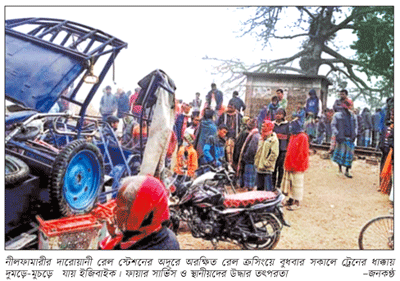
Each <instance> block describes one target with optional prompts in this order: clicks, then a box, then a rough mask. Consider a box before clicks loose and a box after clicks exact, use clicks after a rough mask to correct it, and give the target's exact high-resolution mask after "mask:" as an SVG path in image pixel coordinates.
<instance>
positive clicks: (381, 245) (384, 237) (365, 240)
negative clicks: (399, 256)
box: [358, 214, 394, 250]
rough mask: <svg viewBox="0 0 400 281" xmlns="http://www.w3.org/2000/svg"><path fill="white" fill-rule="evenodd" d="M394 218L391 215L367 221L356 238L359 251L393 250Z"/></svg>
mask: <svg viewBox="0 0 400 281" xmlns="http://www.w3.org/2000/svg"><path fill="white" fill-rule="evenodd" d="M393 225H394V217H393V215H392V214H389V215H385V216H378V217H376V218H373V219H371V220H370V221H368V222H367V223H366V224H365V225H364V226H363V228H362V229H361V231H360V235H359V236H358V246H359V248H360V250H393V249H394V228H393Z"/></svg>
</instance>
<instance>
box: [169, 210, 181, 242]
mask: <svg viewBox="0 0 400 281" xmlns="http://www.w3.org/2000/svg"><path fill="white" fill-rule="evenodd" d="M169 219H170V221H171V223H170V224H169V225H168V228H169V229H171V230H172V231H173V232H174V233H175V235H178V230H179V217H178V214H177V213H176V211H175V210H173V209H171V208H170V209H169Z"/></svg>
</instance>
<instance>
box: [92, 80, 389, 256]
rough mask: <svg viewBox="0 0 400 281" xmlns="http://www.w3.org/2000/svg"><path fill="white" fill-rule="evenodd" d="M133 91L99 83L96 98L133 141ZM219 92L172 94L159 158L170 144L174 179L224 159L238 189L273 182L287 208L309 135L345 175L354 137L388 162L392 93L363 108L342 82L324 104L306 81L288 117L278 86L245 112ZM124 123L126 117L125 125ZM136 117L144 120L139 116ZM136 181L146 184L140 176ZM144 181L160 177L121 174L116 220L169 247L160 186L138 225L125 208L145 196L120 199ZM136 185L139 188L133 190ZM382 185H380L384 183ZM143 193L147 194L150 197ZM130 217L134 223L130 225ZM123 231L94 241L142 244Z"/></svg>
mask: <svg viewBox="0 0 400 281" xmlns="http://www.w3.org/2000/svg"><path fill="white" fill-rule="evenodd" d="M139 91H140V88H138V89H135V92H134V93H133V94H131V93H129V92H128V93H124V92H123V91H122V90H121V89H118V91H117V94H115V95H113V94H112V93H111V87H106V88H105V91H104V95H103V97H102V99H101V102H100V112H101V114H102V118H103V120H104V121H106V122H109V121H110V120H113V121H114V123H111V124H112V126H113V128H114V129H116V127H117V125H116V123H118V122H117V120H119V119H122V120H123V123H124V128H125V131H127V132H128V135H129V139H130V141H131V142H133V144H135V142H137V141H138V135H139V134H140V133H139V131H138V129H137V128H138V124H136V123H135V122H134V121H133V122H132V120H134V118H132V116H135V115H136V116H138V115H139V114H140V113H141V110H142V108H141V106H140V105H137V104H136V103H135V100H136V99H137V97H138V93H139ZM223 98H224V96H223V94H222V92H221V91H220V90H218V88H217V87H216V85H215V84H214V83H213V84H212V85H211V90H210V91H209V92H208V93H207V95H206V100H205V102H204V104H203V101H202V100H201V98H200V93H196V94H195V98H194V99H193V101H190V102H183V101H182V100H176V104H175V110H176V118H175V126H174V130H173V132H172V134H171V139H170V145H169V148H168V152H167V158H169V159H170V158H172V154H173V152H174V151H176V158H175V161H166V163H167V165H169V168H171V169H172V170H173V171H174V173H175V174H176V175H177V177H178V180H179V179H183V178H195V177H196V176H198V172H199V170H201V169H199V168H200V167H201V166H203V165H205V164H207V165H213V166H215V167H218V166H222V165H223V166H225V165H229V166H230V167H232V168H233V169H234V171H235V172H236V178H235V180H236V181H235V184H236V185H237V187H240V188H242V189H243V191H252V190H264V191H271V192H274V191H276V190H277V189H279V190H281V191H282V192H283V193H284V194H285V195H287V197H286V198H287V199H286V200H285V202H284V205H285V206H286V208H287V209H288V210H291V211H294V210H297V209H299V208H300V205H301V204H300V203H301V201H302V199H303V193H304V173H305V172H306V170H307V169H308V167H309V146H310V143H317V144H322V143H329V144H330V150H329V153H330V155H331V159H332V160H333V161H334V162H335V163H337V165H338V174H340V175H342V174H343V175H344V176H346V177H347V178H352V177H353V176H352V174H351V172H350V170H351V167H352V162H353V156H354V149H355V146H356V144H357V146H365V147H374V148H378V147H379V148H380V149H381V150H382V154H383V156H382V163H381V167H384V166H385V167H386V166H387V165H385V164H387V163H388V162H387V161H388V160H389V161H390V162H391V163H392V162H393V158H392V157H393V144H394V135H393V131H394V130H393V120H394V118H393V117H394V110H393V99H392V98H390V99H388V100H387V103H386V105H385V107H384V108H382V109H376V112H375V114H373V115H371V113H370V111H369V109H368V108H364V109H363V110H362V111H361V113H359V112H360V111H359V110H358V109H357V108H354V104H353V101H352V100H351V99H350V98H349V97H348V92H347V90H345V89H343V90H341V91H340V92H339V98H338V99H337V100H336V101H335V102H334V104H333V107H332V108H325V109H323V108H322V106H321V101H320V100H319V98H318V96H317V93H316V91H315V90H314V89H311V90H310V91H309V97H308V98H307V99H306V100H304V101H298V102H297V104H296V106H295V110H294V111H293V112H292V114H291V118H288V116H287V112H286V109H287V107H288V100H287V99H286V98H285V97H284V92H283V90H282V89H278V90H277V91H276V95H274V96H273V97H272V98H271V101H270V102H269V103H267V104H265V106H264V107H263V108H262V109H261V110H260V112H259V114H258V115H257V116H246V115H245V112H244V111H245V109H246V104H245V103H244V102H243V100H242V99H240V97H239V94H238V92H237V91H235V92H233V94H232V98H231V99H230V100H229V101H228V104H227V106H226V107H225V106H224V101H223ZM125 113H129V114H125ZM288 119H290V121H289V120H288ZM129 124H134V125H133V126H130V127H129ZM143 125H144V126H146V122H144V124H143ZM141 131H142V138H146V137H147V135H143V134H146V132H147V130H146V128H142V130H141ZM121 142H123V143H124V144H125V145H127V144H129V142H127V141H126V140H124V139H121ZM389 158H390V159H389ZM343 168H344V171H343ZM135 181H139V184H136V185H135V184H134V183H135ZM144 181H145V182H148V183H149V184H150V183H151V184H150V185H149V184H143V182H144ZM149 186H157V187H158V188H157V190H159V191H160V192H161V190H162V187H161V186H162V184H161V183H160V182H159V181H158V180H156V179H155V178H152V177H150V178H149V177H147V178H140V177H138V176H136V177H133V178H131V179H126V180H125V181H124V183H123V187H122V188H121V190H120V192H119V194H118V197H117V201H118V202H119V203H118V204H120V205H121V206H119V205H118V208H122V209H121V210H120V211H117V212H118V213H119V219H118V216H117V219H118V221H117V225H118V227H119V228H120V229H122V230H124V231H125V232H126V233H128V234H129V233H130V232H129V231H136V232H137V229H139V230H141V231H139V234H141V233H143V237H145V236H146V235H145V233H147V230H148V229H150V228H151V231H150V232H152V233H153V232H154V231H153V230H155V229H157V231H156V232H154V233H157V235H158V236H157V237H156V238H157V239H159V241H161V242H160V243H159V244H160V245H161V244H162V243H166V244H168V245H169V246H168V247H170V248H171V249H178V248H179V245H178V244H177V242H176V238H175V237H174V236H173V234H172V233H171V232H169V231H167V230H165V227H163V226H162V223H161V222H162V221H165V218H164V217H165V216H166V215H165V212H166V211H165V210H166V208H167V207H166V206H167V205H166V203H165V200H166V199H165V197H166V196H167V195H166V194H163V195H162V194H161V193H162V192H161V193H160V194H158V195H157V196H160V197H163V198H164V199H163V200H161V201H159V202H163V208H158V209H157V208H156V209H157V210H155V209H154V210H150V211H152V212H157V216H154V220H152V222H149V224H146V225H145V227H142V228H143V229H142V228H140V227H139V228H138V224H141V225H143V219H144V220H145V219H146V218H145V217H143V218H140V219H139V220H137V219H136V218H135V219H133V218H131V214H132V213H133V210H134V209H135V210H136V211H135V212H139V213H143V212H142V211H143V210H147V207H146V206H145V205H146V203H143V204H144V205H143V204H142V203H140V202H139V201H138V200H136V201H134V202H139V203H134V202H130V203H129V202H128V203H129V204H128V205H129V206H130V207H129V208H126V205H127V204H126V203H127V202H125V201H127V200H128V199H129V200H130V201H132V200H131V199H132V198H131V197H132V196H130V195H129V194H128V193H129V192H128V191H129V190H132V192H133V193H134V194H137V196H139V194H142V193H143V194H144V195H143V196H145V193H146V192H145V191H143V190H145V189H146V188H149ZM142 189H143V190H142ZM138 190H141V191H143V192H142V193H140V192H138ZM389 190H390V187H389ZM132 192H131V193H132ZM383 192H385V193H388V189H386V190H384V191H383ZM153 195H154V196H156V194H153ZM146 196H147V195H146ZM147 199H148V200H152V198H150V197H149V198H147ZM148 200H147V201H148ZM140 201H141V200H140ZM147 201H143V202H147ZM141 202H142V201H141ZM142 209H143V210H142ZM159 210H161V211H159ZM117 215H118V214H117ZM143 216H145V215H143ZM132 221H134V222H135V224H136V225H133V223H132ZM114 225H115V224H114ZM153 228H154V229H153ZM160 229H161V230H160ZM136 232H135V233H136ZM150 232H148V233H150ZM110 233H113V229H110ZM126 233H125V234H126ZM125 234H124V235H123V236H118V235H114V236H113V235H111V236H112V238H110V239H109V240H107V241H105V242H104V243H105V244H104V245H103V246H102V248H104V249H116V248H118V249H133V248H140V247H142V246H141V244H140V243H139V244H138V243H136V242H137V241H138V240H137V239H138V237H139V236H140V235H139V236H137V233H136V234H135V235H132V236H129V235H128V236H127V235H125ZM139 238H140V237H139ZM152 239H153V238H152ZM134 245H135V246H134ZM171 245H172V246H171ZM160 247H161V246H160ZM163 247H164V246H163ZM168 247H167V248H168ZM150 248H151V247H150ZM153 248H155V249H158V248H159V246H157V245H155V246H154V247H153ZM164 248H165V247H164Z"/></svg>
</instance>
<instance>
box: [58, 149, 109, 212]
mask: <svg viewBox="0 0 400 281" xmlns="http://www.w3.org/2000/svg"><path fill="white" fill-rule="evenodd" d="M100 169H101V167H100V162H99V161H98V159H97V157H96V154H95V153H94V152H93V151H90V150H81V151H79V152H78V153H77V154H76V155H75V156H74V157H73V158H72V159H71V161H70V162H69V164H68V166H67V169H66V171H65V175H64V185H63V195H64V198H65V201H66V202H67V204H68V206H69V207H70V208H71V209H72V210H75V211H82V210H85V209H87V208H88V207H89V206H90V205H91V204H92V203H93V202H94V200H95V199H96V197H97V193H98V190H99V187H100Z"/></svg>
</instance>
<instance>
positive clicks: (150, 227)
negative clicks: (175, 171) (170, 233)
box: [100, 176, 169, 250]
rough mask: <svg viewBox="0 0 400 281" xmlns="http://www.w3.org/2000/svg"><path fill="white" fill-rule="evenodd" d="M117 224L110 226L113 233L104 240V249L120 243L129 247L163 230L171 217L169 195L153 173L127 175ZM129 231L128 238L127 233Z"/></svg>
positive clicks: (118, 203)
mask: <svg viewBox="0 0 400 281" xmlns="http://www.w3.org/2000/svg"><path fill="white" fill-rule="evenodd" d="M115 201H116V207H115V209H114V212H115V221H116V224H117V227H118V229H119V230H120V231H119V232H117V231H116V229H115V225H114V224H113V225H108V230H109V233H110V236H107V237H106V238H105V239H104V240H103V241H101V243H100V248H101V249H103V250H111V249H114V248H115V247H117V246H118V245H119V247H120V248H121V249H129V248H130V247H132V246H133V245H134V244H135V243H136V242H138V241H140V240H141V239H143V238H145V237H147V236H149V235H150V234H152V233H154V232H157V231H159V230H161V229H162V227H163V226H162V223H163V222H164V221H167V220H168V219H169V209H168V194H167V191H166V189H165V187H164V185H163V184H162V183H161V182H160V181H159V180H158V179H156V178H154V177H152V176H133V177H128V178H125V179H124V181H123V182H122V184H121V188H120V189H119V191H118V194H117V198H116V200H115ZM127 233H129V235H128V236H127V237H125V234H127Z"/></svg>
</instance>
